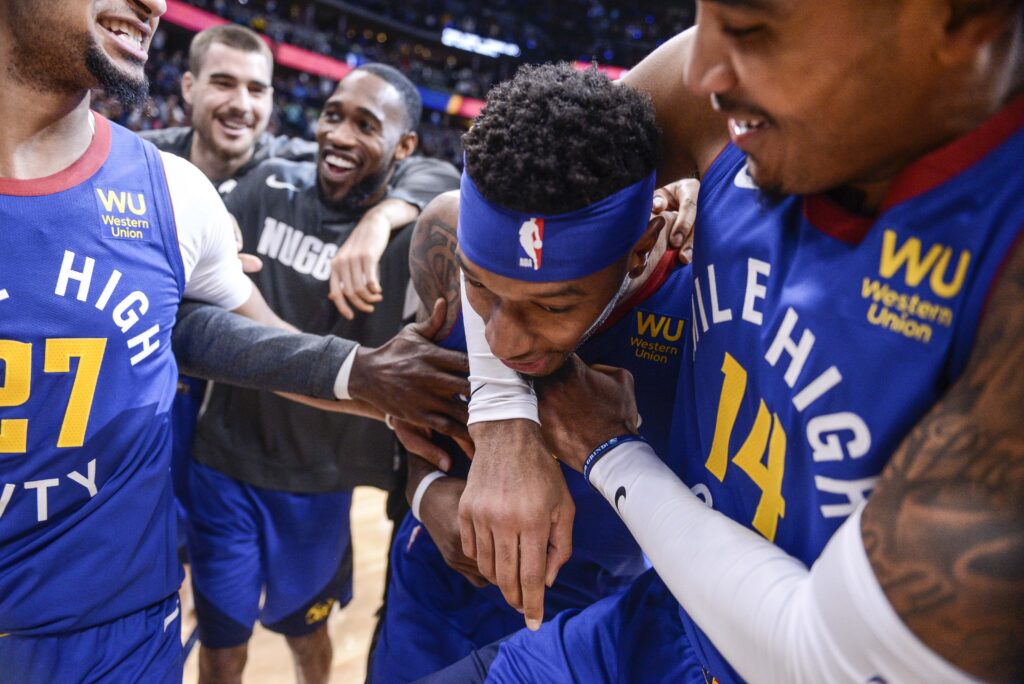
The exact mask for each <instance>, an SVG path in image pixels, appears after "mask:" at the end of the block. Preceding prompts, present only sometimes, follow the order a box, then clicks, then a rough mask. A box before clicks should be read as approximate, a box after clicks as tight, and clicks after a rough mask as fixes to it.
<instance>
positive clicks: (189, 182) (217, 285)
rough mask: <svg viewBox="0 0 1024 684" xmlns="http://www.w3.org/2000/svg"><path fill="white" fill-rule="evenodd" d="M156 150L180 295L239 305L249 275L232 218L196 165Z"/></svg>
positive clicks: (248, 288)
mask: <svg viewBox="0 0 1024 684" xmlns="http://www.w3.org/2000/svg"><path fill="white" fill-rule="evenodd" d="M160 156H161V158H162V159H163V163H164V172H165V175H166V177H167V187H168V190H169V192H170V196H171V205H172V206H173V208H174V222H175V225H176V226H177V230H178V245H179V247H180V248H181V260H182V264H183V266H184V269H185V296H186V297H189V298H191V299H196V300H199V301H202V302H207V303H210V304H216V305H217V306H220V307H223V308H225V309H236V308H238V307H239V306H241V305H242V304H243V303H245V301H246V300H247V299H248V298H249V295H250V294H251V292H252V281H250V280H249V278H248V277H247V276H246V275H245V274H244V273H243V272H242V264H241V262H240V261H239V260H238V256H237V251H238V250H237V248H236V243H235V227H234V220H233V219H232V218H231V215H230V214H229V213H228V211H227V209H226V208H225V207H224V202H223V201H222V200H221V198H220V195H218V194H217V191H216V190H215V189H214V187H213V185H212V184H211V183H210V181H209V180H208V179H207V178H206V176H204V175H203V173H202V172H201V171H200V170H199V169H197V168H196V167H195V166H193V165H192V164H191V163H190V162H188V161H186V160H184V159H181V158H180V157H176V156H174V155H172V154H168V153H166V152H162V153H161V154H160Z"/></svg>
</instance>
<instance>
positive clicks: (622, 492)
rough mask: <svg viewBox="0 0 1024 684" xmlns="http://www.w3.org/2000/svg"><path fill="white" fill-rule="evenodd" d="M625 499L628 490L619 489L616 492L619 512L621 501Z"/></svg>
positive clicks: (616, 508)
mask: <svg viewBox="0 0 1024 684" xmlns="http://www.w3.org/2000/svg"><path fill="white" fill-rule="evenodd" d="M625 498H626V488H625V487H619V488H618V489H616V490H615V510H617V511H618V510H619V499H625ZM620 512H621V511H620Z"/></svg>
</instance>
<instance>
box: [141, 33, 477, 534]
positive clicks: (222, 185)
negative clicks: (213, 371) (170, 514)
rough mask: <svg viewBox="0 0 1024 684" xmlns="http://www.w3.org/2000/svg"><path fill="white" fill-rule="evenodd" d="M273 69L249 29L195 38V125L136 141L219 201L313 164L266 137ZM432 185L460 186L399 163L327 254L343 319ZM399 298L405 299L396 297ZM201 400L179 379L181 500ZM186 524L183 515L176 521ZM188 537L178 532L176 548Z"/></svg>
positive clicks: (417, 165)
mask: <svg viewBox="0 0 1024 684" xmlns="http://www.w3.org/2000/svg"><path fill="white" fill-rule="evenodd" d="M273 66H274V58H273V55H272V53H271V51H270V48H269V47H268V46H267V43H266V42H265V41H264V40H263V39H262V38H261V37H260V35H259V34H258V33H256V32H255V31H252V30H251V29H248V28H246V27H244V26H238V25H235V24H223V25H220V26H214V27H212V28H208V29H206V30H204V31H200V32H199V33H197V34H196V36H195V38H193V39H192V43H191V44H190V45H189V70H188V71H187V72H186V73H185V74H184V76H183V77H182V95H183V97H184V99H185V101H186V102H187V103H188V104H189V105H190V107H191V119H192V125H191V126H187V127H176V128H166V129H159V130H154V131H146V132H143V133H141V135H142V137H143V138H145V139H147V140H149V141H150V142H152V143H153V144H155V145H156V146H157V147H158V148H159V149H160V150H163V151H164V152H170V153H172V154H176V155H178V156H179V157H183V158H185V159H188V160H189V161H191V162H192V163H193V164H195V165H196V166H197V167H198V168H199V169H200V170H201V171H202V172H203V173H205V174H206V177H207V178H209V179H210V180H211V181H213V183H214V184H215V185H216V186H217V189H218V191H219V192H220V194H221V197H224V198H227V197H228V195H229V194H230V193H231V191H232V190H234V189H235V188H236V187H237V186H238V183H239V182H240V181H241V180H242V179H243V178H245V176H246V175H247V174H249V173H250V172H251V171H252V170H253V169H255V168H256V167H257V166H258V165H259V164H260V163H261V162H263V161H266V160H267V159H287V160H292V161H313V160H314V159H315V158H316V155H317V145H316V143H315V142H310V141H307V140H303V139H301V138H289V137H287V136H277V137H274V136H271V135H270V134H269V133H268V132H267V124H268V123H269V121H270V114H271V109H272V106H273V88H272V86H271V83H272V76H273ZM438 177H446V178H447V177H455V178H456V179H457V175H456V171H455V169H454V168H453V167H452V166H451V165H450V164H448V163H446V162H442V161H439V160H435V159H427V158H425V157H419V156H418V157H409V158H406V159H404V160H402V161H401V163H400V164H399V165H398V166H397V168H396V169H395V171H394V173H393V175H392V178H391V182H390V183H389V185H388V196H387V197H386V198H384V199H382V200H381V201H380V202H378V203H377V204H376V205H374V206H373V207H371V208H370V209H369V210H368V211H366V213H365V214H364V215H363V217H362V219H360V221H359V224H358V225H357V226H356V228H355V229H354V230H353V231H352V232H351V234H350V235H349V237H348V239H346V240H345V242H344V243H343V245H342V246H341V247H340V248H338V247H337V246H336V245H334V244H330V245H326V246H325V249H326V250H328V251H329V252H330V254H328V255H327V256H328V257H329V258H330V264H331V276H330V283H331V290H330V293H329V295H328V297H329V298H330V299H332V300H333V301H334V302H335V305H336V306H337V307H338V310H339V312H340V313H341V314H342V315H343V316H345V317H346V318H349V319H352V318H353V317H354V314H353V312H352V310H351V308H350V306H349V305H348V303H347V302H348V301H351V304H352V306H355V307H357V308H359V309H360V310H361V311H364V312H367V313H369V312H372V311H373V304H374V303H379V302H380V301H381V296H380V294H379V292H380V283H379V277H378V275H377V262H378V261H379V259H380V256H381V254H382V253H383V249H384V247H385V246H386V245H387V243H388V239H389V237H390V236H391V231H392V230H393V229H395V228H399V227H402V226H405V225H408V224H409V223H410V222H412V221H414V220H415V219H416V216H417V215H418V214H419V211H420V209H421V208H422V207H423V206H424V205H425V204H426V202H428V201H430V199H432V198H433V196H434V194H436V192H437V191H436V190H434V189H433V188H434V187H435V184H436V181H437V178H438ZM360 245H362V246H363V247H361V246H360ZM367 246H368V248H369V251H366V249H365V248H366V247H367ZM255 248H256V245H251V246H249V249H255ZM357 253H359V255H358V256H356V254H357ZM364 270H365V272H367V273H369V274H370V278H369V279H365V280H364V279H363V278H362V275H363V272H364ZM356 281H358V282H359V284H358V286H357V285H356ZM346 297H347V298H348V299H346ZM396 298H397V301H401V297H398V296H397V295H396ZM205 393H206V383H205V382H204V381H202V380H199V379H197V378H193V377H189V376H185V375H182V376H180V377H179V378H178V396H177V397H176V398H175V402H174V407H173V413H172V416H173V426H174V442H173V444H174V446H173V449H174V452H173V459H172V464H173V465H172V473H173V475H174V490H175V497H176V499H178V500H179V502H180V500H181V498H182V496H183V495H184V492H185V489H186V482H187V477H188V461H189V459H190V458H191V456H192V443H193V437H194V435H195V429H196V422H197V417H198V414H199V409H200V406H201V405H202V402H203V398H204V397H205ZM180 505H181V504H180V503H179V507H180ZM183 516H184V513H183V509H181V508H180V509H179V522H181V523H184V517H183ZM185 529H186V526H185V525H184V524H181V525H180V530H179V532H180V534H181V539H180V543H181V546H182V548H184V543H185V542H184V532H185Z"/></svg>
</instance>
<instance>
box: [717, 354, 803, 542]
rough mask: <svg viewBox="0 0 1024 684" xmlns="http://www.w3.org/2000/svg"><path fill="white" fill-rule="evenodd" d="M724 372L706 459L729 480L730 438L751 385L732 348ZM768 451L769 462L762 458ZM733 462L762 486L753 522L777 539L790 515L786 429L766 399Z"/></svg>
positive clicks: (772, 539)
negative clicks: (784, 490) (784, 488)
mask: <svg viewBox="0 0 1024 684" xmlns="http://www.w3.org/2000/svg"><path fill="white" fill-rule="evenodd" d="M722 374H723V375H724V376H725V379H724V381H723V382H722V395H721V397H720V398H719V401H718V418H717V419H716V421H715V436H714V438H713V439H712V441H711V453H710V454H709V455H708V460H707V462H706V463H705V466H706V467H707V469H708V470H710V471H711V474H712V475H714V476H715V477H717V478H718V481H719V482H722V481H724V480H725V471H726V468H727V467H728V465H729V442H730V440H731V438H732V432H733V427H734V426H735V425H736V417H737V416H738V415H739V411H740V406H741V405H742V403H743V394H744V393H745V392H746V389H747V371H746V370H744V368H743V366H741V365H740V364H739V363H738V362H737V361H736V359H734V358H733V357H732V355H731V354H729V353H728V352H726V354H725V360H724V361H723V362H722ZM769 434H770V435H771V437H770V438H769ZM766 451H767V452H768V458H767V464H765V463H763V462H762V461H763V460H764V456H765V452H766ZM732 462H733V463H735V464H736V465H737V466H739V468H740V469H741V470H742V471H743V472H745V473H746V474H747V476H748V477H749V478H750V479H751V480H753V482H754V484H756V485H757V486H758V487H759V488H760V489H761V498H760V500H759V501H758V502H757V510H756V511H754V519H753V521H752V522H751V524H752V525H753V527H754V529H755V530H757V531H758V532H760V533H761V534H762V536H764V537H765V538H766V539H768V541H775V532H776V531H777V529H778V526H779V518H784V517H786V500H785V499H784V498H782V477H783V475H784V474H785V469H786V431H785V430H784V429H783V428H782V424H781V422H780V421H779V416H778V415H776V414H772V415H771V416H769V414H768V407H767V406H765V403H764V399H762V400H761V402H760V404H759V405H758V407H757V416H756V417H755V418H754V425H753V427H751V429H750V433H749V434H747V438H746V439H745V440H743V445H742V446H741V447H740V449H739V451H737V452H736V455H735V456H733V457H732Z"/></svg>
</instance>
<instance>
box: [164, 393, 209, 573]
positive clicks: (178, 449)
mask: <svg viewBox="0 0 1024 684" xmlns="http://www.w3.org/2000/svg"><path fill="white" fill-rule="evenodd" d="M206 385H207V382H206V381H205V380H199V379H198V378H190V377H189V376H187V375H179V376H178V391H177V393H176V394H175V395H174V403H173V404H171V435H172V438H171V482H172V483H173V485H174V508H175V510H176V511H177V516H178V554H179V557H181V555H182V553H183V552H184V550H185V544H186V540H185V531H186V528H187V520H186V516H187V513H186V510H187V509H186V506H185V497H186V496H187V495H188V467H189V462H190V461H191V460H192V442H193V441H194V440H195V436H196V424H197V423H198V422H199V409H200V407H201V406H202V405H203V397H204V396H205V394H206Z"/></svg>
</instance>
